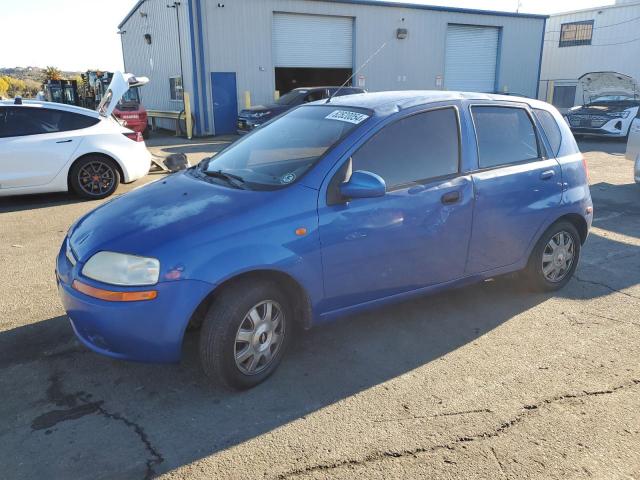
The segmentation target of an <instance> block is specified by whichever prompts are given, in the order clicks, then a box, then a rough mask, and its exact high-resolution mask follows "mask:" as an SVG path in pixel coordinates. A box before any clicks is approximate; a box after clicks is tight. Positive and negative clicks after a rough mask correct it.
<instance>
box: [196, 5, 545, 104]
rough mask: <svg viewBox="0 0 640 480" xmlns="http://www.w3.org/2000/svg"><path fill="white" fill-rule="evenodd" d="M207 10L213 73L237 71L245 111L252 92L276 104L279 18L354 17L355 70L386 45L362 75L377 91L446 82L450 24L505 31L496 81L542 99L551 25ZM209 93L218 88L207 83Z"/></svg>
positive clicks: (356, 9) (348, 10) (250, 8)
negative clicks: (404, 33)
mask: <svg viewBox="0 0 640 480" xmlns="http://www.w3.org/2000/svg"><path fill="white" fill-rule="evenodd" d="M205 3H206V7H205V8H204V9H203V34H204V37H205V40H204V44H205V45H206V46H207V47H206V48H205V54H206V55H205V56H206V62H205V63H206V68H207V69H208V70H210V71H233V72H237V74H238V77H237V78H238V105H242V104H243V101H242V100H243V98H242V96H243V92H244V91H250V92H251V97H252V100H253V103H254V104H259V103H264V102H269V101H271V100H272V99H273V92H274V89H275V75H274V67H273V58H272V45H271V34H272V32H271V28H272V18H273V12H274V11H275V12H293V13H312V14H319V15H339V16H345V17H353V18H354V25H355V27H354V34H355V42H354V44H355V45H354V47H355V48H354V57H355V58H354V60H355V62H354V64H355V65H356V68H357V66H358V65H361V64H362V63H364V62H365V60H366V59H367V58H368V57H369V56H370V55H371V54H372V53H373V52H375V51H376V50H377V49H378V47H380V45H382V44H383V43H385V42H386V43H387V45H386V47H385V48H384V49H383V50H382V51H381V52H380V54H379V55H378V57H377V58H375V59H374V60H373V61H372V62H371V63H370V64H369V65H368V66H367V67H365V69H364V70H363V71H362V74H363V75H364V76H365V81H366V88H367V89H368V90H370V91H376V90H408V89H435V88H436V78H437V77H439V76H443V75H444V53H445V41H446V31H447V25H448V24H449V23H461V24H471V25H488V26H496V27H502V47H501V52H500V59H499V65H498V70H499V72H498V79H497V80H498V84H499V86H500V89H501V90H503V89H505V88H506V89H507V90H508V91H510V92H517V93H522V94H524V95H529V96H535V94H536V87H537V80H538V66H539V61H540V48H541V38H542V31H543V27H544V19H540V18H522V17H505V16H491V15H479V14H467V13H458V12H449V11H434V10H419V9H413V8H400V7H397V8H396V7H380V6H373V5H350V4H344V3H332V2H317V1H314V2H309V1H305V0H234V1H233V2H230V1H227V2H223V3H224V5H225V6H224V8H219V7H217V2H211V1H207V2H205ZM398 28H407V29H408V31H409V35H408V38H407V39H405V40H398V39H397V38H396V29H398ZM206 88H208V89H210V88H211V86H210V85H209V84H207V87H206ZM209 115H210V116H211V115H212V112H211V108H209Z"/></svg>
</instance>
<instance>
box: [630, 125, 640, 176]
mask: <svg viewBox="0 0 640 480" xmlns="http://www.w3.org/2000/svg"><path fill="white" fill-rule="evenodd" d="M627 158H628V159H629V160H631V161H633V178H634V179H635V181H636V183H637V184H640V117H636V118H635V119H634V120H633V122H632V123H631V127H630V128H629V140H628V141H627Z"/></svg>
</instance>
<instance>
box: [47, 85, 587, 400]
mask: <svg viewBox="0 0 640 480" xmlns="http://www.w3.org/2000/svg"><path fill="white" fill-rule="evenodd" d="M592 218H593V206H592V202H591V196H590V192H589V186H588V181H587V171H586V166H585V163H584V159H583V157H582V155H581V154H580V152H579V150H578V147H577V145H576V143H575V141H574V139H573V136H572V135H571V132H570V130H569V127H568V126H567V124H566V123H565V122H564V121H563V119H562V117H561V115H560V114H559V113H558V111H557V110H556V109H555V108H553V107H552V106H550V105H548V104H546V103H543V102H540V101H537V100H531V99H524V98H515V97H502V96H497V95H487V94H474V93H455V92H385V93H369V94H363V95H353V96H345V97H340V98H334V99H332V100H330V101H329V102H327V101H326V100H323V101H321V102H315V103H312V104H307V105H303V106H300V107H298V108H295V109H293V110H291V111H290V112H288V113H287V114H285V115H283V116H280V117H278V118H276V119H274V120H273V121H271V122H269V123H267V124H266V125H265V126H263V127H262V128H260V129H257V130H255V131H254V132H252V133H251V134H249V135H247V136H245V137H244V138H243V139H241V140H240V141H238V142H236V143H234V144H232V145H231V146H229V147H228V148H227V149H226V150H224V151H222V152H221V153H219V154H218V155H216V156H214V157H212V158H210V159H207V160H205V161H203V162H201V163H200V164H199V165H198V166H196V167H193V168H190V169H188V170H186V171H184V172H181V173H177V174H174V175H171V176H169V177H166V178H164V179H162V180H159V181H156V182H154V183H152V184H149V185H147V186H145V187H143V188H139V189H136V190H135V191H132V192H130V193H128V194H126V195H123V196H121V197H119V198H115V199H113V200H111V201H109V202H107V203H105V204H104V205H102V206H100V207H99V208H97V209H96V210H94V211H93V212H91V213H89V214H87V215H85V216H84V217H83V218H81V219H79V220H78V221H77V222H76V223H75V224H74V225H73V226H72V227H71V229H70V230H69V232H68V234H67V237H66V238H65V240H64V243H63V245H62V248H61V249H60V253H59V255H58V258H57V268H56V271H57V273H56V276H57V281H58V286H59V292H60V295H61V298H62V302H63V304H64V307H65V309H66V311H67V312H68V315H69V318H70V319H71V325H72V326H73V329H74V330H75V333H76V334H77V336H78V338H79V339H80V340H81V341H82V342H83V343H84V344H85V345H86V346H88V347H89V348H91V349H93V350H95V351H97V352H99V353H102V354H105V355H108V356H110V357H115V358H120V359H127V360H138V361H147V362H176V361H178V360H179V359H180V357H181V349H182V343H183V337H184V334H185V331H186V330H187V328H188V327H189V326H192V327H201V329H200V357H201V360H202V365H203V368H204V371H205V372H206V373H207V374H208V375H209V376H210V377H212V378H213V379H215V380H216V381H219V382H221V383H223V384H225V385H227V386H230V387H234V388H248V387H251V386H254V385H256V384H258V383H259V382H261V381H263V380H264V379H265V378H266V377H268V376H269V375H270V374H271V373H272V372H273V371H274V370H275V369H276V367H277V366H278V364H279V363H280V361H281V359H282V356H283V354H284V352H285V349H286V346H287V344H288V343H289V342H290V341H291V339H292V336H293V334H294V332H295V330H296V328H295V327H296V326H300V327H303V328H305V329H306V328H310V327H312V326H314V325H318V324H322V323H324V322H327V321H329V320H331V319H334V318H336V317H339V316H341V315H344V314H348V313H351V312H355V311H359V310H362V309H365V308H371V307H375V306H378V305H381V304H383V303H386V302H391V301H398V300H401V299H404V298H407V297H409V296H412V295H421V294H425V293H430V292H435V291H440V290H444V289H448V288H452V287H456V286H460V285H463V284H468V283H471V282H477V281H480V280H483V279H487V278H490V277H495V276H497V275H501V274H506V273H511V272H517V271H522V275H521V277H523V278H524V279H526V281H527V282H529V283H530V284H531V285H534V286H535V287H537V288H538V289H542V290H547V291H552V290H556V289H559V288H561V287H562V286H564V285H565V284H566V283H567V282H568V281H569V279H570V278H571V276H572V274H573V272H574V271H575V269H576V266H577V263H578V259H579V256H580V248H581V245H582V244H583V243H584V241H585V240H586V238H587V233H588V231H589V228H590V225H591V222H592Z"/></svg>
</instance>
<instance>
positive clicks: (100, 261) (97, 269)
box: [82, 252, 160, 286]
mask: <svg viewBox="0 0 640 480" xmlns="http://www.w3.org/2000/svg"><path fill="white" fill-rule="evenodd" d="M82 274H83V275H84V276H85V277H88V278H92V279H94V280H97V281H99V282H104V283H110V284H111V285H126V286H140V285H154V284H156V283H158V277H159V276H160V262H159V261H158V260H156V259H155V258H147V257H138V256H136V255H126V254H124V253H116V252H98V253H96V254H95V255H94V256H93V257H91V258H90V259H89V261H88V262H87V263H86V264H85V266H84V267H83V269H82Z"/></svg>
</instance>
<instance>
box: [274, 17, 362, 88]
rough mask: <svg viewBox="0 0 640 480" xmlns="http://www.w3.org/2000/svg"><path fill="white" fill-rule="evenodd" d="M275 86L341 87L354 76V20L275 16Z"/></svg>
mask: <svg viewBox="0 0 640 480" xmlns="http://www.w3.org/2000/svg"><path fill="white" fill-rule="evenodd" d="M272 41H273V54H274V66H275V86H276V90H278V91H279V92H280V94H285V93H287V92H289V91H291V90H293V89H294V88H299V87H317V86H339V85H342V84H343V83H344V82H345V81H346V80H347V79H348V78H349V77H350V76H351V73H352V72H353V18H352V17H334V16H328V15H306V14H298V13H277V12H276V13H274V14H273V39H272Z"/></svg>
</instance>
